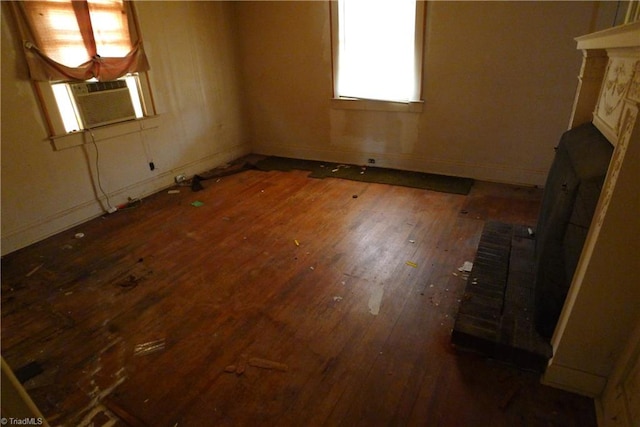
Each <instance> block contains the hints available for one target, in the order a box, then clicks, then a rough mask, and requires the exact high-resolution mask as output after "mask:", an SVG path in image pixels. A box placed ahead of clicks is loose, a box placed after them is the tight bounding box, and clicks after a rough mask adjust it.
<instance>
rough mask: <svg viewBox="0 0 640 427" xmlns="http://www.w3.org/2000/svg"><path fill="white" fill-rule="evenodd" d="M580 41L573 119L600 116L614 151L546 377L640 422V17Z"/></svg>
mask: <svg viewBox="0 0 640 427" xmlns="http://www.w3.org/2000/svg"><path fill="white" fill-rule="evenodd" d="M576 42H577V48H578V49H580V50H582V52H583V62H582V67H581V70H580V75H579V77H578V88H577V92H576V97H575V102H574V107H573V111H572V115H571V120H570V123H569V128H570V129H573V128H575V127H577V126H579V125H581V124H584V123H587V122H593V124H594V125H595V126H596V127H597V128H598V130H600V132H601V133H602V134H603V135H604V136H605V137H606V138H607V140H608V141H609V142H610V143H611V144H612V145H613V146H614V152H613V156H612V159H611V162H610V164H609V168H608V170H607V176H606V178H605V182H604V185H603V188H602V191H601V194H600V198H599V200H598V205H597V207H596V211H595V215H594V217H593V220H592V222H591V225H590V227H589V231H588V234H587V238H586V241H585V244H584V248H583V250H582V253H581V255H580V260H579V262H578V265H577V268H576V272H575V274H574V276H573V281H572V283H571V288H570V289H569V294H568V296H567V299H566V302H565V305H564V308H563V310H562V314H561V315H560V320H559V322H558V326H557V327H556V329H555V332H554V335H553V338H552V346H553V357H552V358H551V360H550V361H549V364H548V366H547V369H546V372H545V375H544V377H543V382H544V383H546V384H549V385H553V386H555V387H559V388H563V389H567V390H571V391H574V392H578V393H581V394H585V395H588V396H592V397H594V398H596V408H597V412H598V423H599V425H601V426H609V425H612V426H613V425H615V426H627V425H628V426H631V425H640V424H636V423H637V422H638V421H640V411H637V410H631V409H630V408H638V407H640V397H639V396H637V393H635V394H634V390H635V388H636V387H637V384H640V310H638V307H639V306H640V286H638V278H637V265H638V254H639V253H640V239H638V236H640V198H639V196H638V194H639V185H640V125H638V123H637V118H638V110H639V109H640V22H635V23H631V24H626V25H621V26H618V27H615V28H611V29H608V30H604V31H599V32H597V33H593V34H588V35H585V36H582V37H578V38H576Z"/></svg>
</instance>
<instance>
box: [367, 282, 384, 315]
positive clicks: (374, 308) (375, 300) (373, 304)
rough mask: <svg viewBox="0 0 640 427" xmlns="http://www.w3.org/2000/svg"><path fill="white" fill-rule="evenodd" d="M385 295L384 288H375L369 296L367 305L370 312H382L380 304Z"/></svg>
mask: <svg viewBox="0 0 640 427" xmlns="http://www.w3.org/2000/svg"><path fill="white" fill-rule="evenodd" d="M383 295H384V288H383V287H382V286H378V287H376V288H374V290H373V291H372V292H371V296H370V297H369V301H368V303H367V305H368V306H369V313H371V314H373V315H374V316H377V315H378V313H380V305H381V304H382V296H383Z"/></svg>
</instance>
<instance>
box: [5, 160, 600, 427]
mask: <svg viewBox="0 0 640 427" xmlns="http://www.w3.org/2000/svg"><path fill="white" fill-rule="evenodd" d="M203 184H204V186H205V190H204V191H201V192H197V193H193V192H191V191H190V189H189V188H186V187H182V188H180V190H181V192H180V193H179V194H168V193H167V192H161V193H159V194H156V195H154V196H152V197H149V198H147V199H145V200H143V202H142V204H140V205H139V206H138V207H137V208H135V209H130V210H122V211H119V212H117V213H115V214H113V215H109V216H105V217H103V218H98V219H96V220H93V221H90V222H88V223H86V224H83V225H81V226H78V227H76V228H74V229H73V230H70V231H67V232H64V233H61V234H59V235H56V236H54V237H51V238H49V239H47V240H45V241H43V242H40V243H38V244H35V245H32V246H30V247H28V248H26V249H23V250H20V251H17V252H15V253H13V254H10V255H8V256H6V257H4V258H3V259H2V353H3V356H4V357H5V359H6V360H7V362H8V363H9V365H10V366H11V367H12V368H13V369H14V370H17V369H19V368H20V367H22V366H25V365H27V364H29V363H30V362H35V363H36V364H37V365H38V366H39V367H41V368H42V373H40V374H38V375H35V376H33V378H30V379H28V380H27V381H26V382H25V383H24V385H25V388H26V389H27V390H28V391H29V393H30V395H31V396H32V397H33V399H34V401H35V402H36V404H37V405H38V406H39V408H40V409H41V410H42V411H43V413H44V414H45V416H46V417H47V418H48V419H49V420H50V422H51V423H52V424H53V425H68V426H75V425H91V424H92V423H93V425H96V426H100V425H149V426H176V425H177V426H218V425H229V426H232V425H277V426H288V425H293V426H303V425H304V426H307V425H330V426H333V425H349V426H352V425H362V426H365V425H366V426H372V425H425V426H492V427H493V426H580V427H585V426H591V425H595V416H594V411H593V403H592V401H591V400H589V399H586V398H583V397H579V396H576V395H572V394H569V393H565V392H563V391H559V390H555V389H551V388H548V387H545V386H542V385H540V384H539V378H538V377H537V375H535V374H533V373H529V372H523V371H519V370H517V369H514V368H512V367H509V366H505V365H501V364H499V363H497V362H493V361H491V360H486V359H483V358H482V357H480V356H478V355H474V354H469V353H461V352H456V351H455V349H453V348H452V346H451V345H450V333H451V328H452V325H453V322H454V317H455V314H456V311H457V307H458V304H459V301H460V298H461V296H462V293H463V290H464V286H465V281H464V279H463V277H462V276H461V275H460V274H457V267H459V266H461V265H462V264H463V262H464V261H467V260H473V256H474V253H475V248H476V245H477V243H478V240H479V237H480V233H481V230H482V227H483V225H484V222H485V221H486V220H489V219H497V220H504V221H509V222H513V223H522V224H528V225H533V224H535V221H536V218H537V213H538V207H539V202H540V196H541V192H540V190H535V189H527V188H518V187H511V186H504V185H498V184H489V183H482V182H479V183H476V184H475V185H474V188H473V190H472V192H471V194H470V195H468V196H461V195H452V194H444V193H436V192H430V191H424V190H417V189H411V188H403V187H393V186H387V185H379V184H368V183H362V182H351V181H344V180H337V179H325V180H316V179H310V178H307V177H306V173H304V172H301V171H293V172H288V173H285V172H260V171H255V170H250V171H246V172H242V173H239V174H236V175H231V176H226V177H224V178H221V179H220V180H215V179H214V180H208V181H205V182H204V183H203ZM196 200H198V201H201V202H202V203H203V205H202V206H200V207H194V206H192V205H191V203H192V202H194V201H196ZM76 233H83V234H84V236H83V237H78V238H76V236H75V235H76ZM296 242H297V243H298V244H296ZM145 343H153V344H155V346H153V347H146V348H145V347H140V345H141V344H145ZM147 350H152V351H147ZM252 358H262V359H267V360H270V361H273V362H277V363H279V364H285V365H286V367H287V370H286V371H282V370H277V369H264V368H261V367H257V366H252V363H249V362H252ZM253 362H254V363H253V364H255V361H253ZM229 365H235V366H236V369H237V370H239V371H242V370H243V369H244V372H242V374H240V375H239V374H236V373H228V372H225V368H228V367H229ZM117 414H119V416H118V415H117Z"/></svg>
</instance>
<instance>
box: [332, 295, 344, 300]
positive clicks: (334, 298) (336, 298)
mask: <svg viewBox="0 0 640 427" xmlns="http://www.w3.org/2000/svg"><path fill="white" fill-rule="evenodd" d="M333 300H334V301H336V302H340V301H342V297H341V296H338V295H336V296H334V297H333Z"/></svg>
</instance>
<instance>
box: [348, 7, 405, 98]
mask: <svg viewBox="0 0 640 427" xmlns="http://www.w3.org/2000/svg"><path fill="white" fill-rule="evenodd" d="M338 8H339V9H338V11H339V12H338V13H339V17H338V19H339V25H340V26H339V40H340V48H339V49H340V52H339V68H338V73H339V75H338V96H346V97H355V98H368V99H383V100H394V101H409V100H411V98H412V96H413V93H414V85H415V78H414V73H415V66H414V65H415V21H416V3H415V0H339V2H338Z"/></svg>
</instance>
